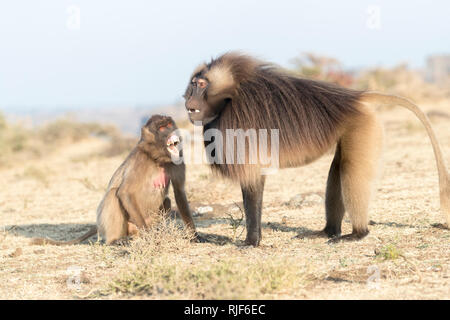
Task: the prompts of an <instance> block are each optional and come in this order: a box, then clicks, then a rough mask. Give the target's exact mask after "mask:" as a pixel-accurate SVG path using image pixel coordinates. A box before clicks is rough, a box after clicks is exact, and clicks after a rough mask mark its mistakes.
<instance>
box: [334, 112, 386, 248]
mask: <svg viewBox="0 0 450 320" xmlns="http://www.w3.org/2000/svg"><path fill="white" fill-rule="evenodd" d="M363 112H364V113H363V114H361V115H359V116H357V117H355V118H354V119H352V122H351V123H350V124H349V125H348V126H347V129H346V132H345V133H344V134H343V135H342V137H341V140H340V147H341V153H340V157H341V158H340V170H339V174H340V180H341V188H342V200H343V203H344V207H345V210H346V211H347V212H348V215H349V217H350V221H351V223H352V227H353V232H352V234H350V235H346V236H343V237H341V239H361V238H363V237H365V236H366V235H367V234H368V233H369V230H368V227H367V226H368V222H369V218H368V210H369V201H370V198H371V194H372V192H373V187H374V180H375V178H376V175H377V170H378V165H379V158H380V153H381V146H382V139H383V137H382V129H381V126H380V124H379V122H378V120H377V118H376V116H375V114H374V113H372V112H369V111H365V110H363ZM334 210H335V211H334V214H335V216H334V218H335V219H336V220H337V217H338V213H339V214H342V213H341V211H339V210H342V208H338V209H336V208H335V209H334ZM337 212H338V213H337ZM341 219H342V218H341Z"/></svg>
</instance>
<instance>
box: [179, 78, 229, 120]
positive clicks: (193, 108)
mask: <svg viewBox="0 0 450 320" xmlns="http://www.w3.org/2000/svg"><path fill="white" fill-rule="evenodd" d="M209 87H210V82H209V81H208V79H206V78H205V77H204V76H202V75H201V74H198V75H196V76H194V77H193V78H192V79H191V82H190V83H189V85H188V87H187V89H186V92H185V94H184V98H185V100H186V102H185V106H186V110H187V112H188V115H189V120H190V121H191V122H192V123H193V124H195V125H203V126H204V125H206V124H208V123H209V122H211V121H213V120H214V119H215V118H217V117H218V116H219V114H220V112H221V111H222V109H223V107H224V106H225V105H226V103H227V102H229V101H230V99H228V98H224V97H222V96H217V95H211V94H208V88H209Z"/></svg>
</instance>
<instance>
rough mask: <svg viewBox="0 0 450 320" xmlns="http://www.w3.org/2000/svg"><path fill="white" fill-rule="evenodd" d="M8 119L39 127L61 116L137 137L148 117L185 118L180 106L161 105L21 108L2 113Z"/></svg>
mask: <svg viewBox="0 0 450 320" xmlns="http://www.w3.org/2000/svg"><path fill="white" fill-rule="evenodd" d="M2 111H3V112H4V113H5V114H6V116H7V118H8V120H11V121H21V122H25V124H28V125H30V126H39V125H41V124H44V123H46V122H49V121H52V120H55V119H57V118H61V117H69V118H71V119H74V120H78V121H81V122H98V123H101V124H113V125H115V126H116V127H118V128H119V129H120V130H121V131H122V132H123V133H126V134H131V135H137V134H139V129H140V127H141V125H142V124H143V123H145V121H146V120H147V119H148V118H149V117H150V116H151V115H152V114H165V115H169V116H171V117H173V118H174V119H175V120H185V119H187V116H186V111H185V109H184V105H183V103H179V104H173V105H164V106H154V107H151V106H135V107H127V106H123V107H111V108H107V107H100V108H77V109H75V108H72V109H70V108H69V109H63V110H58V109H45V108H41V109H28V110H27V109H22V110H13V109H10V110H8V109H7V110H2Z"/></svg>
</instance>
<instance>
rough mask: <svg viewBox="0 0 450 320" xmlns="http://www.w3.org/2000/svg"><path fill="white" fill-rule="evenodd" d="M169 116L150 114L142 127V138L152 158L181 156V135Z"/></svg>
mask: <svg viewBox="0 0 450 320" xmlns="http://www.w3.org/2000/svg"><path fill="white" fill-rule="evenodd" d="M177 129H178V128H177V126H176V125H175V122H174V121H173V119H172V118H171V117H166V116H160V115H156V116H152V117H151V118H150V119H149V120H148V121H147V123H146V124H145V126H144V127H143V128H142V140H143V141H144V142H145V143H146V144H147V147H148V148H149V149H151V151H150V152H151V154H152V156H153V157H154V158H158V159H161V160H162V159H163V158H167V159H166V160H170V159H171V158H174V159H178V158H179V157H180V156H181V137H180V136H179V134H178V133H177V132H176V130H177Z"/></svg>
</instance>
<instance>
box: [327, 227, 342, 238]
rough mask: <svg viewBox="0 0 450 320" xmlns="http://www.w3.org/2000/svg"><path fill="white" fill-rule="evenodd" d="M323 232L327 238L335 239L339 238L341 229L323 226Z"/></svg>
mask: <svg viewBox="0 0 450 320" xmlns="http://www.w3.org/2000/svg"><path fill="white" fill-rule="evenodd" d="M323 232H324V233H325V234H326V235H327V237H328V238H336V237H340V236H341V228H340V227H337V226H328V225H327V226H325V229H323Z"/></svg>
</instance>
